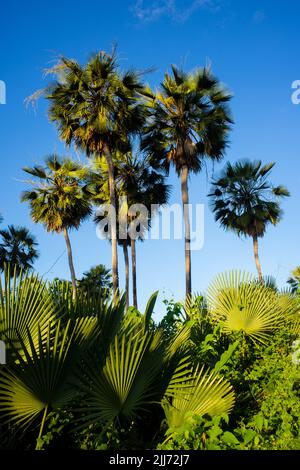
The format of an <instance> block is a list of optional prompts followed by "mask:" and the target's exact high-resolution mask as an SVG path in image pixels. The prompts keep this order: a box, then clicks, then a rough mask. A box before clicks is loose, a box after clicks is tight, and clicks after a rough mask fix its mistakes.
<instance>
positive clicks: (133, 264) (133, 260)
mask: <svg viewBox="0 0 300 470" xmlns="http://www.w3.org/2000/svg"><path fill="white" fill-rule="evenodd" d="M130 244H131V269H132V294H133V306H134V307H135V308H136V309H137V308H138V303H137V288H136V250H135V239H134V238H131V241H130Z"/></svg>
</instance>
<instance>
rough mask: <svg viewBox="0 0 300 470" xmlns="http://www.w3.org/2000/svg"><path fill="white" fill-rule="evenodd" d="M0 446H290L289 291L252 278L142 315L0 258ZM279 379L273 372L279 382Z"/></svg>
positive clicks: (293, 326) (294, 393) (229, 277)
mask: <svg viewBox="0 0 300 470" xmlns="http://www.w3.org/2000/svg"><path fill="white" fill-rule="evenodd" d="M4 279H5V283H4V285H2V286H1V308H0V338H1V339H2V340H5V342H6V345H7V363H6V365H5V366H4V365H3V366H1V369H0V413H1V446H2V448H15V449H34V448H36V449H57V448H62V447H63V448H71V449H91V450H100V449H197V450H205V449H299V448H300V441H299V430H300V409H299V393H300V381H299V362H300V348H299V346H298V345H297V344H298V343H297V342H295V343H294V341H295V338H297V335H299V330H300V314H299V298H298V297H297V295H293V294H290V293H289V294H287V293H282V292H279V291H278V290H276V289H275V288H274V286H271V287H270V286H268V285H263V284H261V283H259V282H257V281H256V279H255V278H253V277H252V276H250V275H247V274H243V273H239V272H230V273H227V274H225V275H222V276H218V277H217V278H216V279H215V280H214V281H213V282H212V284H211V286H210V287H209V289H208V291H207V293H206V296H205V297H202V296H198V297H195V298H191V299H190V300H189V302H187V303H185V305H181V304H179V303H175V302H173V301H170V302H166V306H167V312H168V313H167V315H166V316H165V317H164V318H163V320H162V321H161V322H160V323H159V324H155V323H154V321H153V319H152V313H153V310H154V308H155V301H156V297H157V293H155V294H154V295H153V296H152V297H151V299H150V300H149V302H148V304H147V308H146V310H145V312H144V313H141V312H139V311H138V310H136V309H134V308H133V307H131V308H129V309H128V310H126V307H125V303H126V300H125V297H121V298H120V297H118V296H114V297H113V298H109V297H107V296H104V295H101V292H98V293H97V292H95V291H92V292H90V293H88V295H87V293H86V291H78V295H77V297H76V300H74V299H73V296H72V289H71V285H70V283H64V282H62V281H61V282H59V281H56V282H55V286H54V285H53V284H52V285H51V284H50V285H46V284H45V283H44V282H43V281H42V280H41V279H39V278H38V277H36V276H35V275H29V274H27V273H20V274H18V273H17V270H15V271H14V272H11V270H10V268H9V266H7V267H5V273H4ZM283 378H284V380H283Z"/></svg>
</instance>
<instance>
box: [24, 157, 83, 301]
mask: <svg viewBox="0 0 300 470" xmlns="http://www.w3.org/2000/svg"><path fill="white" fill-rule="evenodd" d="M24 171H25V172H26V173H29V174H30V175H32V176H34V177H35V178H36V180H35V181H30V183H31V185H32V188H31V189H30V190H29V191H25V192H24V193H23V194H22V198H21V199H22V202H29V205H30V212H31V217H32V220H33V221H34V222H35V223H42V224H43V225H44V226H45V228H46V230H47V231H48V232H56V233H61V232H63V234H64V238H65V241H66V245H67V252H68V261H69V268H70V273H71V279H72V286H73V298H75V297H76V275H75V268H74V262H73V254H72V247H71V242H70V238H69V230H70V229H73V228H75V229H76V230H77V229H78V228H79V226H80V224H81V222H83V221H84V220H85V219H86V218H87V217H88V216H89V215H90V214H91V205H90V201H89V195H88V192H87V191H86V187H85V185H84V178H85V177H86V175H87V170H86V169H85V168H83V167H82V166H81V165H79V164H77V163H75V162H74V161H72V160H71V159H70V158H62V159H60V158H59V157H58V156H57V155H50V156H49V157H48V158H47V159H46V166H45V167H41V166H34V167H33V168H29V167H26V168H24Z"/></svg>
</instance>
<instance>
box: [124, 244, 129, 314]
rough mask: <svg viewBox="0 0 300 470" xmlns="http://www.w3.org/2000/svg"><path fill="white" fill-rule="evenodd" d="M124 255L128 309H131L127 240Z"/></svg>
mask: <svg viewBox="0 0 300 470" xmlns="http://www.w3.org/2000/svg"><path fill="white" fill-rule="evenodd" d="M123 253H124V261H125V286H126V287H125V289H126V309H128V308H129V257H128V247H127V240H123Z"/></svg>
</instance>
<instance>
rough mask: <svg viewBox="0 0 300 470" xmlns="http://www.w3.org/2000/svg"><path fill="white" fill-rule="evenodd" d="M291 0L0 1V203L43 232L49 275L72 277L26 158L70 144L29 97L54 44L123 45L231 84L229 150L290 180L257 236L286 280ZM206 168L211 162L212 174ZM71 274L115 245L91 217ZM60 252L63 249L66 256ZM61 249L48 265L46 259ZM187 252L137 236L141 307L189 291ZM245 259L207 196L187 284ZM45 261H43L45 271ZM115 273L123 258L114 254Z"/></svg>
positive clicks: (295, 115) (296, 147) (296, 178)
mask: <svg viewBox="0 0 300 470" xmlns="http://www.w3.org/2000/svg"><path fill="white" fill-rule="evenodd" d="M299 27H300V3H299V1H297V0H288V2H284V1H281V0H276V1H274V0H251V1H250V0H244V1H240V0H211V1H209V0H207V1H205V0H194V1H193V0H186V1H185V0H181V1H180V0H177V1H175V0H160V1H152V0H145V1H139V0H138V1H136V0H129V1H125V0H123V1H115V0H111V1H110V2H107V1H99V0H98V1H96V0H86V1H85V2H74V1H69V0H64V1H58V0H52V1H51V2H46V1H43V0H40V1H28V2H20V1H19V2H18V1H15V2H8V1H5V2H2V5H1V30H0V43H1V61H0V80H4V81H5V82H6V86H7V104H6V105H0V125H1V127H0V129H1V130H0V132H1V145H0V155H1V174H0V187H1V198H0V212H1V213H2V214H3V216H4V219H5V220H4V223H3V224H2V226H4V225H7V224H11V223H14V224H21V225H26V226H28V227H29V228H30V230H31V231H32V232H33V233H34V234H35V235H36V237H37V239H38V242H39V245H40V246H39V250H40V253H41V255H40V258H39V260H38V262H37V263H36V268H37V270H38V271H39V272H40V273H41V274H44V273H47V276H46V277H48V278H53V277H55V276H59V277H65V278H68V277H69V272H68V265H67V256H66V254H63V255H62V253H64V250H65V247H64V240H63V237H62V236H57V235H49V234H47V233H46V232H45V231H44V229H43V227H42V226H38V225H34V224H33V223H32V222H31V220H30V217H29V212H28V208H27V206H26V205H23V204H20V202H19V197H20V192H21V191H22V190H23V189H24V187H25V186H24V184H23V183H22V181H21V180H23V179H24V175H22V171H21V168H22V166H25V165H32V164H33V163H35V162H40V161H42V159H43V157H44V156H45V155H47V154H49V153H53V152H54V151H57V152H59V153H61V154H68V153H70V152H68V151H67V150H66V149H65V148H64V145H63V144H62V143H61V142H60V141H59V139H58V137H57V133H56V130H55V128H54V126H53V125H52V124H50V123H49V122H48V118H47V105H46V103H44V102H43V101H41V102H40V103H39V105H38V109H37V111H36V112H34V111H33V110H32V109H26V107H25V106H24V99H25V98H26V97H27V96H28V95H30V94H31V93H32V92H34V91H35V90H37V89H40V88H43V87H44V86H45V85H46V83H47V78H44V76H43V70H44V69H45V68H47V67H50V66H51V65H53V63H54V62H55V61H56V59H57V57H58V56H59V55H60V54H64V55H66V56H68V57H72V58H76V59H78V60H79V61H80V62H85V61H86V60H87V59H88V57H89V56H90V54H91V53H92V52H95V51H98V50H110V48H111V45H112V44H113V43H115V42H116V43H117V44H118V50H119V55H120V64H121V66H122V67H124V68H127V67H135V68H138V69H145V68H148V67H152V66H153V67H155V71H154V72H153V73H151V74H150V75H149V76H147V80H148V82H149V83H150V85H151V86H153V87H156V86H158V85H159V83H160V81H161V80H162V78H163V74H164V72H165V71H167V70H168V68H169V66H170V64H172V63H175V64H177V65H178V66H182V67H183V68H185V69H186V70H191V69H193V68H195V67H197V66H202V65H205V64H207V63H211V65H212V69H213V72H214V73H215V74H216V75H217V76H218V78H219V79H220V80H221V81H222V82H224V83H225V84H226V85H227V86H228V87H229V88H230V90H231V91H232V92H233V94H234V99H233V101H232V113H233V116H234V120H235V125H234V129H233V131H232V134H231V144H230V147H229V149H228V151H227V156H226V158H225V160H224V162H223V163H221V164H220V165H218V166H217V167H216V168H215V171H216V172H217V171H218V170H220V169H221V168H222V166H223V164H224V163H225V161H226V160H231V161H235V160H237V159H239V158H251V159H262V160H263V161H265V162H267V161H276V162H277V164H276V167H275V169H274V171H273V181H274V183H282V184H285V185H286V186H287V187H288V188H289V190H290V192H291V194H292V197H291V198H290V199H288V200H286V201H285V202H284V204H283V209H284V218H283V220H282V222H281V223H280V225H278V227H276V228H270V229H269V230H268V233H267V235H266V236H265V238H264V239H263V241H262V242H261V244H260V250H261V262H262V267H263V271H264V273H265V274H272V275H274V276H275V277H276V279H277V281H278V283H279V285H284V283H285V281H286V279H287V277H288V275H289V273H290V271H291V270H292V268H294V267H295V266H296V265H298V264H299V263H300V249H299V232H300V218H299V202H300V201H299V198H300V185H299V183H300V158H299V157H300V155H299V153H300V132H299V131H300V105H299V106H295V105H293V104H292V102H291V94H292V90H291V84H292V82H293V81H294V80H297V79H300V66H299V57H298V56H299V54H298V38H299ZM211 172H212V168H211V167H210V166H208V176H209V175H211ZM169 183H170V184H172V185H173V192H172V198H171V203H173V202H180V188H179V182H178V180H177V177H176V176H175V175H174V174H171V176H170V180H169ZM209 188H210V184H209V181H208V179H207V175H206V173H205V172H204V173H203V174H202V175H200V176H196V177H192V178H191V182H190V192H191V202H192V203H205V204H207V200H206V194H207V193H208V191H209ZM71 237H72V244H73V250H74V257H75V263H76V271H77V275H78V277H79V276H80V275H81V274H82V272H83V271H85V270H87V269H89V268H90V267H91V266H92V265H95V264H98V263H100V262H101V263H104V264H106V265H107V266H109V265H110V246H109V244H108V243H107V242H105V241H100V240H98V239H97V237H96V231H95V227H94V225H93V223H92V222H87V223H85V224H84V225H83V226H82V228H81V229H80V230H79V232H78V233H76V232H74V233H72V235H71ZM61 255H62V256H61ZM60 256H61V258H60V259H59V261H58V262H57V263H56V265H55V267H54V268H53V269H50V267H51V266H52V265H53V263H54V262H55V261H56V260H57V259H58V258H59V257H60ZM183 268H184V254H183V244H182V242H181V241H151V240H149V241H147V242H145V243H143V244H142V245H139V246H138V291H139V300H140V306H141V307H144V305H145V303H146V300H147V298H148V297H149V295H150V294H151V293H152V292H153V291H154V290H156V289H160V292H161V294H160V302H159V305H158V308H157V309H156V313H157V315H159V316H161V314H162V311H163V310H162V305H161V300H162V299H163V298H164V297H170V296H172V295H174V297H175V299H182V298H183V296H184V271H183ZM232 268H241V269H245V270H248V271H250V272H253V273H255V265H254V261H253V254H252V244H251V240H240V239H238V238H237V237H236V236H235V235H233V234H230V233H225V232H223V231H222V229H220V228H219V227H218V225H217V224H216V223H215V222H214V220H213V216H212V214H211V212H210V210H209V208H208V207H207V205H206V209H205V244H204V248H203V249H202V250H201V251H199V252H193V265H192V269H193V289H194V290H195V291H197V292H200V291H204V289H205V288H206V286H207V285H208V283H209V282H210V280H211V279H212V278H213V277H214V275H216V274H217V273H218V272H221V271H224V270H228V269H232ZM49 269H50V271H49ZM120 278H121V281H123V263H122V257H121V253H120Z"/></svg>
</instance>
